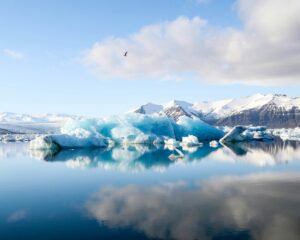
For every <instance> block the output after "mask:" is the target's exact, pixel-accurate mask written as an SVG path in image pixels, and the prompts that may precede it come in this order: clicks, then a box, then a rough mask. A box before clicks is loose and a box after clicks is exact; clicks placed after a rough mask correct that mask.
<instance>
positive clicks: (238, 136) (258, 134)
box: [220, 126, 273, 143]
mask: <svg viewBox="0 0 300 240" xmlns="http://www.w3.org/2000/svg"><path fill="white" fill-rule="evenodd" d="M252 140H259V141H264V140H273V136H272V135H271V134H270V133H268V131H267V128H266V127H243V126H236V127H234V128H233V129H231V130H230V131H229V132H228V133H227V134H226V135H225V136H224V137H223V138H221V140H220V142H221V143H230V142H242V141H252Z"/></svg>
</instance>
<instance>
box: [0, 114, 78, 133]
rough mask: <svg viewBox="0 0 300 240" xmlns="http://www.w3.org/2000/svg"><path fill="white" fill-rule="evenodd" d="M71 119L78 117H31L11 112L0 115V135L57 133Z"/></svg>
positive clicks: (51, 115) (48, 115) (46, 115)
mask: <svg viewBox="0 0 300 240" xmlns="http://www.w3.org/2000/svg"><path fill="white" fill-rule="evenodd" d="M71 119H80V117H78V116H73V115H67V114H45V115H40V116H33V115H29V114H19V113H11V112H3V113H0V134H10V133H11V134H20V133H21V134H44V133H57V132H59V131H60V128H61V127H62V126H63V125H64V124H65V123H66V122H67V121H68V120H71Z"/></svg>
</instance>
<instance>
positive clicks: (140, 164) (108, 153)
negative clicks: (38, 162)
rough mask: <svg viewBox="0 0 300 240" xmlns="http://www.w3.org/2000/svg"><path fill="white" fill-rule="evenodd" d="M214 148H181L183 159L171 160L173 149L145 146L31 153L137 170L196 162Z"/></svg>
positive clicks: (82, 165)
mask: <svg viewBox="0 0 300 240" xmlns="http://www.w3.org/2000/svg"><path fill="white" fill-rule="evenodd" d="M216 149H217V148H210V147H208V146H205V147H202V148H196V149H194V148H191V149H185V150H183V151H184V152H185V154H184V157H183V158H178V159H176V160H174V159H173V158H171V157H170V156H172V155H174V154H178V153H177V152H176V151H174V149H173V150H171V149H168V148H164V147H163V146H160V147H148V146H146V145H133V146H123V147H115V148H112V149H101V148H96V149H70V150H62V151H59V152H56V153H53V152H49V151H31V155H32V156H33V157H35V158H38V159H43V160H45V161H48V162H56V161H64V162H66V165H67V166H68V167H70V168H77V167H79V168H91V167H101V168H104V169H108V170H118V171H131V172H138V171H143V170H147V169H152V170H155V171H164V170H165V169H166V168H168V167H169V166H170V165H171V164H175V163H179V162H181V163H182V162H183V163H184V162H185V163H187V162H193V161H200V160H201V159H202V158H204V157H206V156H209V154H211V152H213V151H216Z"/></svg>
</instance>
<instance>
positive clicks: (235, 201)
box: [85, 173, 300, 240]
mask: <svg viewBox="0 0 300 240" xmlns="http://www.w3.org/2000/svg"><path fill="white" fill-rule="evenodd" d="M299 207H300V174H299V173H264V174H255V175H248V176H244V177H218V178H214V179H210V180H207V181H204V182H202V183H201V184H199V185H197V186H194V187H192V186H188V185H186V184H184V183H182V182H178V183H173V184H165V185H158V186H152V187H147V186H137V185H131V186H126V187H106V188H102V189H101V190H100V191H99V192H96V193H94V194H93V195H92V196H91V198H90V199H89V200H88V201H87V202H86V205H85V208H86V211H87V212H88V214H89V216H91V217H92V218H95V219H96V220H97V221H99V223H101V224H103V223H104V224H105V225H108V226H109V227H133V228H135V229H136V230H138V231H142V232H144V233H145V234H146V235H147V236H148V237H151V238H174V239H185V240H189V239H212V238H214V237H221V236H223V237H224V236H227V237H228V238H229V239H230V238H231V237H233V236H239V237H241V238H247V239H249V238H253V239H272V240H273V239H298V237H299V236H300V211H299Z"/></svg>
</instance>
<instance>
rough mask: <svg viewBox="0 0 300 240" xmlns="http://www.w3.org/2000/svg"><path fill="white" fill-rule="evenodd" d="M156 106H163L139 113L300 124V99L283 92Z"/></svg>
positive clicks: (212, 120)
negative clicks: (282, 93)
mask: <svg viewBox="0 0 300 240" xmlns="http://www.w3.org/2000/svg"><path fill="white" fill-rule="evenodd" d="M152 105H155V104H152ZM156 106H160V107H159V108H151V111H147V109H144V110H145V111H144V112H139V113H143V114H153V113H157V114H166V115H167V116H169V117H171V118H173V119H175V120H177V119H178V118H179V117H180V116H183V115H185V116H189V117H191V116H196V117H199V118H201V119H202V120H205V121H207V122H209V123H213V124H218V125H232V126H234V125H237V124H242V125H249V124H253V125H257V124H258V125H270V126H272V127H295V126H300V98H299V97H297V98H292V97H288V96H286V95H279V94H267V95H263V94H255V95H252V96H247V97H243V98H238V99H227V100H220V101H211V102H208V101H204V102H196V103H188V102H184V101H177V100H174V101H171V102H169V103H167V104H164V105H156ZM133 112H138V111H133ZM285 125H286V126H285Z"/></svg>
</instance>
